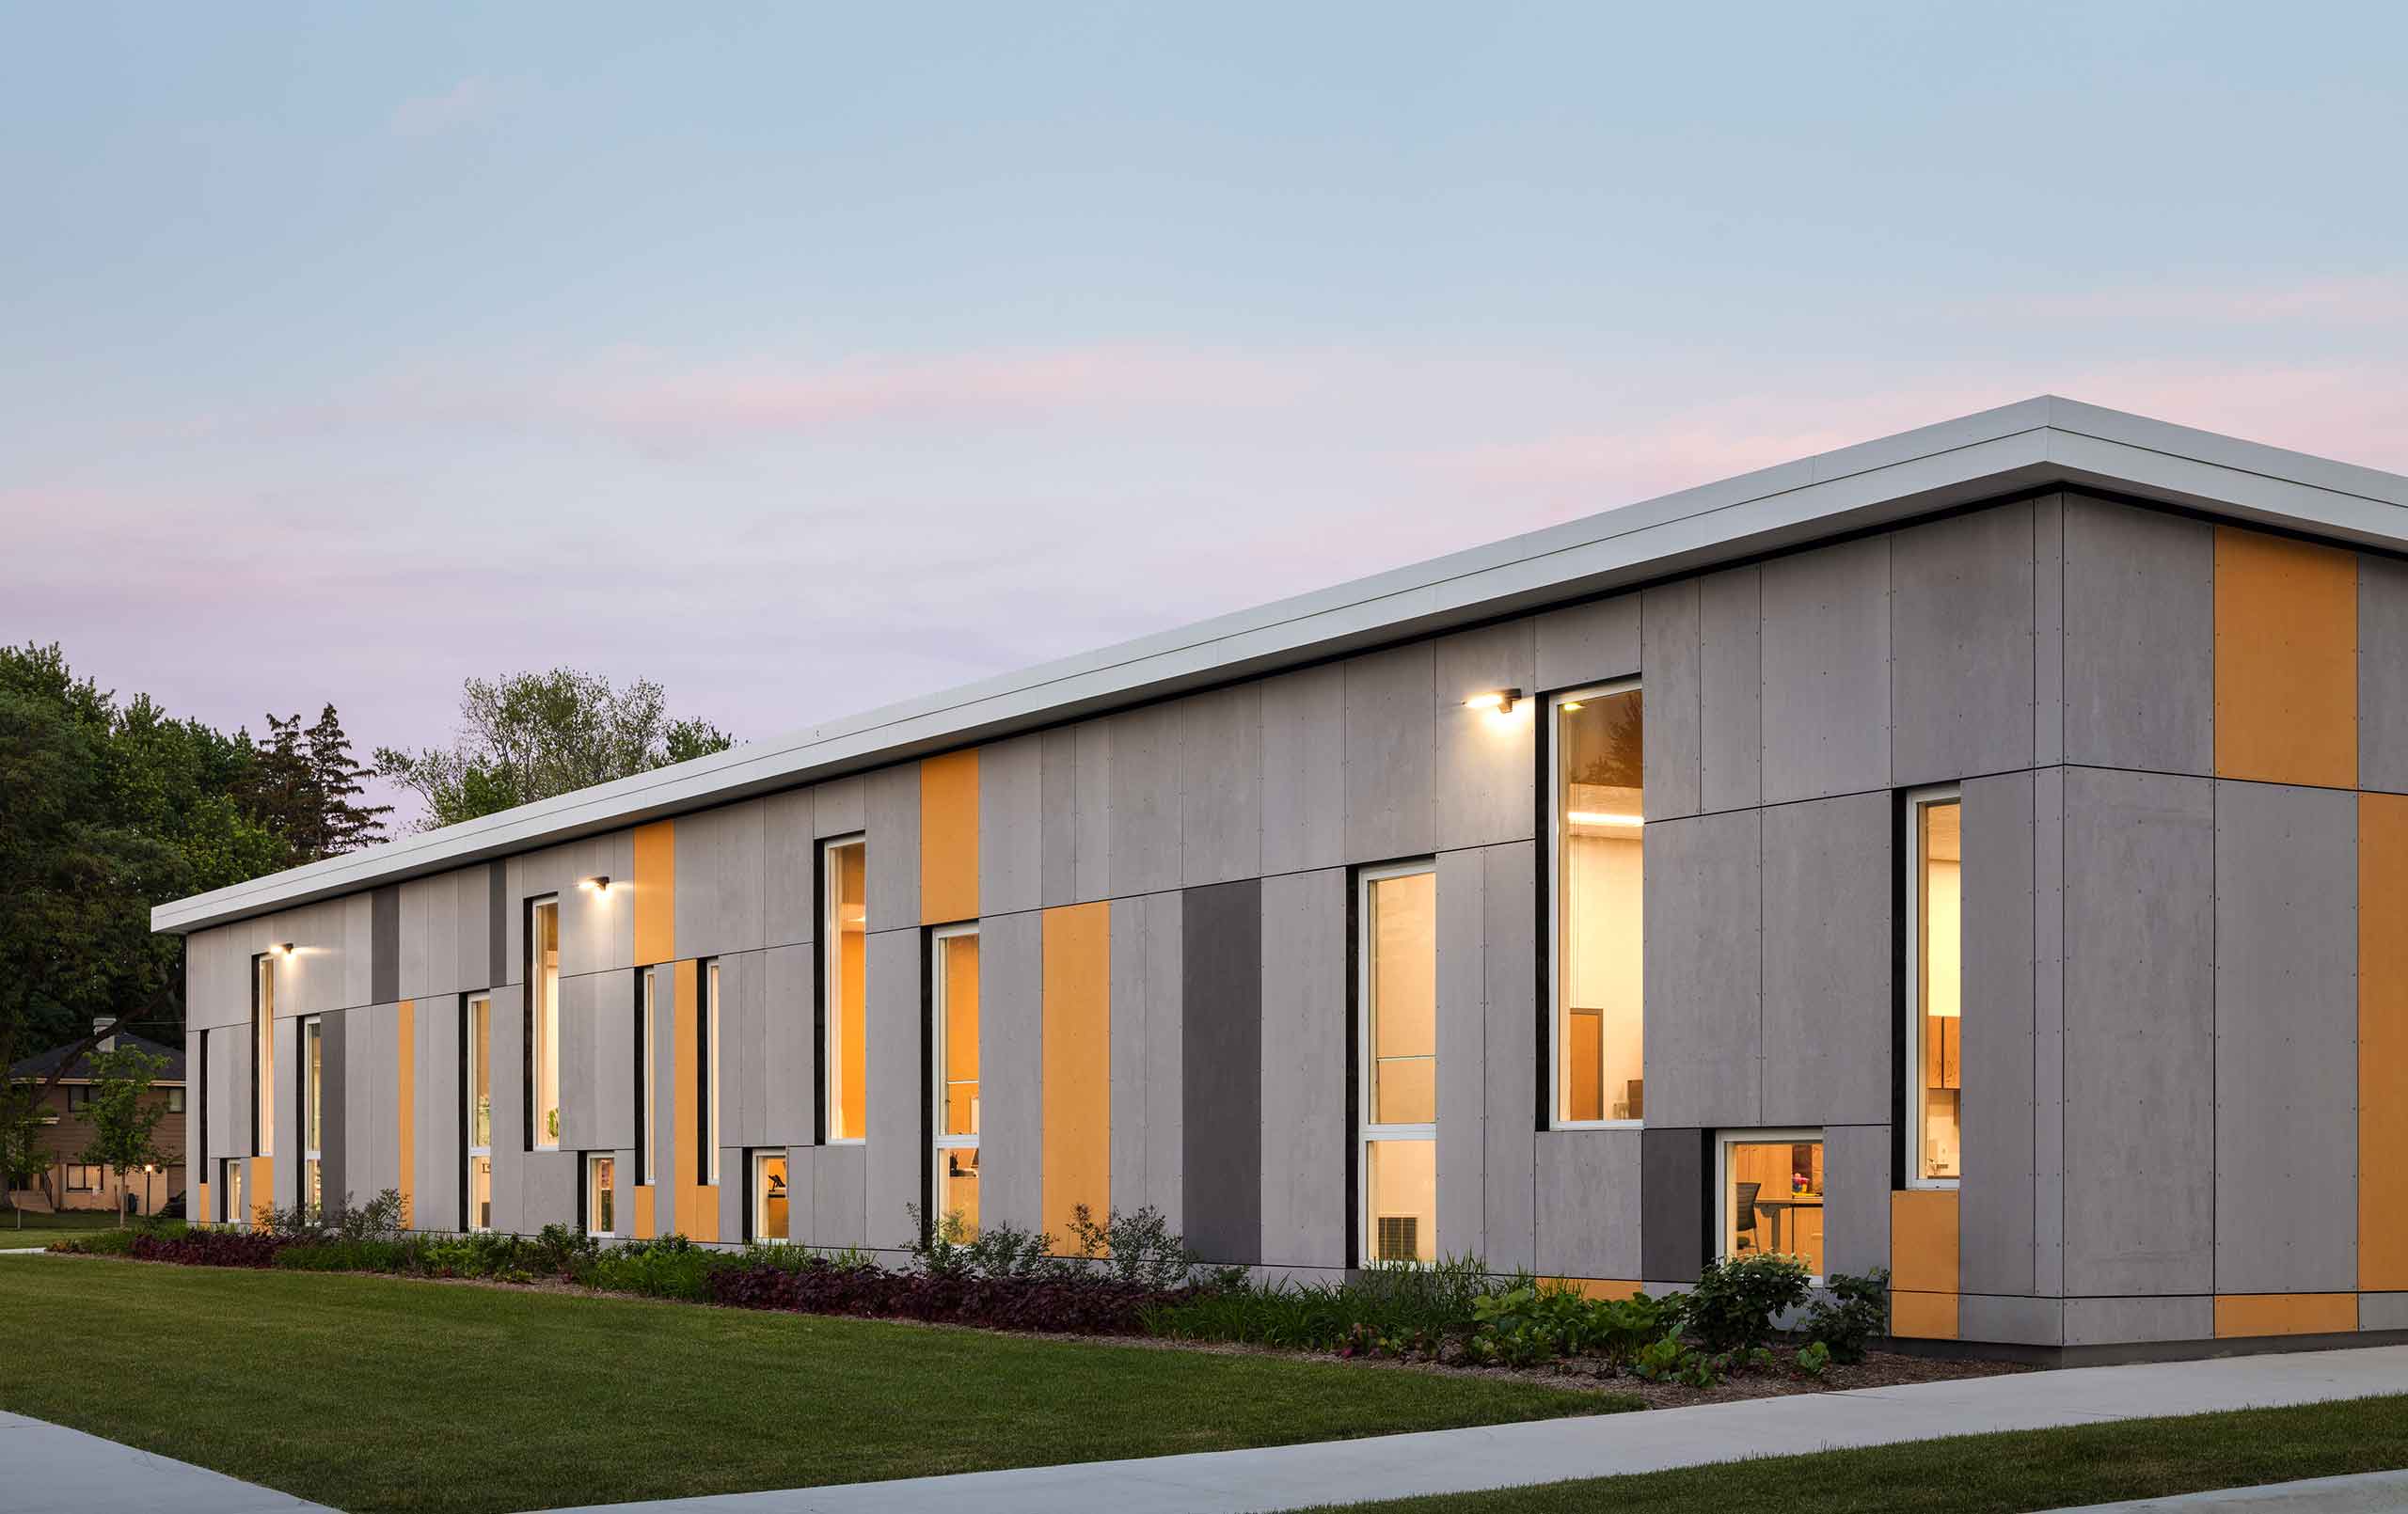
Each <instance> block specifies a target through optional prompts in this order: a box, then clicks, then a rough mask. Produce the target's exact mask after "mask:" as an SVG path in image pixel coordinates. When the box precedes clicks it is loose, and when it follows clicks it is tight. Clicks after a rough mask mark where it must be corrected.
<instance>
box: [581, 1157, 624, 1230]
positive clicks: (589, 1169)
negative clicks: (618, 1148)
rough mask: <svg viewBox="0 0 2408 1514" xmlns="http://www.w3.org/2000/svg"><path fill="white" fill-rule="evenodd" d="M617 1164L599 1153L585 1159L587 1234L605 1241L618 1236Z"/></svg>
mask: <svg viewBox="0 0 2408 1514" xmlns="http://www.w3.org/2000/svg"><path fill="white" fill-rule="evenodd" d="M615 1165H616V1164H615V1163H614V1162H613V1161H612V1160H611V1159H610V1158H609V1157H606V1156H603V1155H600V1154H599V1153H596V1154H594V1155H591V1156H588V1157H587V1158H586V1159H585V1233H586V1234H587V1235H589V1236H600V1237H602V1238H605V1239H607V1238H610V1237H611V1236H614V1235H616V1234H618V1230H617V1228H616V1226H617V1223H618V1218H619V1211H618V1205H617V1203H616V1200H617V1198H618V1195H617V1193H616V1191H614V1179H615V1177H616V1174H615V1173H614V1172H613V1171H612V1168H613V1167H614V1166H615Z"/></svg>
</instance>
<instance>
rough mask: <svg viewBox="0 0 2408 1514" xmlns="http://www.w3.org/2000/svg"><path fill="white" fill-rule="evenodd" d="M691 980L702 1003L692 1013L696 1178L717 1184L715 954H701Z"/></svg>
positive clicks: (717, 981) (709, 1184)
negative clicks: (696, 1084) (698, 1158)
mask: <svg viewBox="0 0 2408 1514" xmlns="http://www.w3.org/2000/svg"><path fill="white" fill-rule="evenodd" d="M694 981H695V983H696V985H697V991H698V992H699V993H700V994H701V995H702V1000H703V1001H702V1004H701V1005H700V1007H699V1012H698V1013H697V1014H696V1015H695V1016H694V1035H695V1049H694V1076H695V1079H696V1080H698V1081H699V1082H700V1083H701V1085H702V1086H701V1087H699V1088H697V1089H696V1090H695V1092H696V1093H698V1094H700V1095H701V1098H700V1099H698V1100H697V1101H696V1102H697V1104H698V1106H699V1107H698V1108H697V1109H696V1110H695V1115H696V1123H697V1125H698V1126H699V1128H698V1129H697V1130H696V1131H695V1134H696V1136H697V1137H698V1138H699V1139H700V1140H701V1143H702V1150H701V1152H700V1156H701V1158H702V1160H701V1161H699V1162H698V1163H696V1167H697V1169H698V1170H697V1172H696V1180H697V1181H699V1182H700V1183H701V1184H702V1186H703V1187H705V1188H717V1187H719V1180H720V1162H719V1085H720V1067H719V988H720V979H719V958H717V957H715V956H713V957H705V958H704V959H703V960H702V961H701V962H699V963H697V964H696V967H695V972H694Z"/></svg>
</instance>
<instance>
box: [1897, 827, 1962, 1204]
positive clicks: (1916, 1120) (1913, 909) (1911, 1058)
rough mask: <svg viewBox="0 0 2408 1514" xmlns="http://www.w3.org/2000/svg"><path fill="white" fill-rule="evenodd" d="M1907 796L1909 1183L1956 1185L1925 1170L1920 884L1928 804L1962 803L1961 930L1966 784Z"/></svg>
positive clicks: (1904, 918) (1903, 916)
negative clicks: (1924, 1173)
mask: <svg viewBox="0 0 2408 1514" xmlns="http://www.w3.org/2000/svg"><path fill="white" fill-rule="evenodd" d="M1903 799H1904V802H1905V804H1906V821H1907V824H1906V832H1907V834H1906V844H1905V845H1904V846H1902V847H1900V848H1899V850H1900V851H1901V852H1902V853H1903V854H1904V860H1903V861H1902V862H1901V864H1900V867H1901V871H1902V872H1903V873H1904V874H1905V885H1906V886H1905V889H1904V890H1903V893H1904V895H1905V899H1906V907H1904V908H1903V909H1901V910H1900V911H1899V914H1898V919H1899V922H1900V924H1899V928H1900V929H1901V930H1903V931H1905V932H1906V948H1907V951H1906V964H1907V995H1906V1016H1907V1039H1906V1055H1905V1056H1904V1057H1903V1058H1901V1059H1900V1061H1899V1065H1898V1076H1899V1077H1900V1078H1901V1079H1902V1080H1904V1081H1905V1083H1906V1111H1907V1174H1906V1176H1907V1187H1909V1188H1910V1189H1946V1190H1951V1191H1953V1190H1955V1189H1956V1188H1957V1186H1958V1185H1959V1184H1960V1183H1962V1182H1963V1181H1964V1180H1963V1179H1962V1178H1961V1177H1925V1176H1924V1175H1923V1121H1924V1087H1923V950H1922V942H1923V905H1922V899H1923V890H1922V889H1921V888H1919V887H1918V885H1919V884H1920V883H1921V882H1922V877H1921V872H1922V868H1923V812H1924V810H1925V808H1926V807H1927V806H1930V805H1933V804H1947V803H1954V804H1955V805H1957V830H1958V835H1959V837H1960V840H1959V841H1958V844H1957V849H1958V857H1957V928H1958V930H1959V932H1960V933H1961V931H1962V930H1963V928H1964V919H1965V914H1964V908H1965V906H1964V892H1963V891H1964V887H1965V860H1964V857H1963V855H1962V854H1963V847H1964V844H1963V842H1962V840H1961V837H1962V834H1963V829H1964V822H1965V811H1964V802H1965V795H1964V786H1963V785H1962V784H1958V783H1934V784H1932V785H1931V786H1929V787H1928V788H1919V789H1909V790H1908V791H1907V792H1906V794H1905V795H1904V796H1903ZM1963 962H1964V954H1963V943H1962V942H1961V941H1960V942H1959V943H1958V954H1957V963H1958V965H1959V970H1960V971H1961V970H1962V965H1963ZM1962 999H1963V989H1962V986H1961V985H1960V986H1959V989H1958V1001H1959V1013H1960V1014H1961V1013H1962ZM1958 1118H1959V1120H1960V1122H1961V1120H1962V1118H1963V1096H1962V1094H1961V1093H1960V1094H1959V1096H1958ZM1958 1138H1959V1140H1962V1138H1963V1132H1962V1130H1961V1128H1960V1130H1959V1131H1958ZM1957 1166H1958V1168H1959V1170H1960V1171H1961V1170H1962V1168H1963V1166H1964V1159H1963V1155H1962V1153H1961V1152H1960V1153H1959V1154H1958V1159H1957Z"/></svg>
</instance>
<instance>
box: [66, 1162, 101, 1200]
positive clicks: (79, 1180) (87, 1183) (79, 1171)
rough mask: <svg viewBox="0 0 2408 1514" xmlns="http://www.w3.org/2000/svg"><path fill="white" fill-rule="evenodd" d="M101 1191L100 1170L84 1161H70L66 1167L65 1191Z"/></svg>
mask: <svg viewBox="0 0 2408 1514" xmlns="http://www.w3.org/2000/svg"><path fill="white" fill-rule="evenodd" d="M67 1191H68V1192H70V1193H97V1192H99V1191H101V1170H100V1169H99V1168H98V1167H94V1166H91V1165H89V1164H87V1163H84V1162H71V1163H70V1164H69V1165H68V1168H67Z"/></svg>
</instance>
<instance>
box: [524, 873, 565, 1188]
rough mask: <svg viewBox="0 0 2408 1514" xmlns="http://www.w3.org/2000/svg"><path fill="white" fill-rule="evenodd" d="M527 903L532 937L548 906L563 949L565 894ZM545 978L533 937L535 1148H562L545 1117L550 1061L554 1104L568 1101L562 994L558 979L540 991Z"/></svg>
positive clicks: (530, 1006) (530, 998)
mask: <svg viewBox="0 0 2408 1514" xmlns="http://www.w3.org/2000/svg"><path fill="white" fill-rule="evenodd" d="M527 904H528V909H527V929H528V932H529V934H530V936H532V935H533V933H534V929H535V918H536V917H537V916H538V915H541V914H542V913H543V912H544V911H545V910H546V909H549V910H551V912H552V942H553V950H554V951H560V950H561V949H562V943H563V942H565V941H566V940H567V933H566V931H565V930H564V929H563V928H562V920H561V896H560V895H559V894H557V893H547V894H541V895H538V896H537V897H535V898H532V899H530V900H528V901H527ZM543 979H544V953H543V950H542V948H541V947H539V946H538V945H536V943H535V942H534V941H533V940H529V941H528V943H527V1012H528V1015H529V1017H531V1019H532V1020H533V1021H534V1029H535V1037H534V1039H535V1048H534V1050H535V1065H534V1067H533V1068H532V1069H531V1071H530V1072H529V1074H528V1078H527V1087H528V1091H529V1093H530V1094H531V1096H532V1097H531V1100H530V1102H531V1103H532V1104H533V1105H534V1106H535V1108H534V1111H533V1113H532V1116H531V1122H530V1123H531V1125H532V1127H533V1129H534V1137H535V1149H536V1150H537V1151H558V1150H560V1149H561V1138H560V1135H559V1133H558V1132H557V1131H554V1130H551V1129H549V1128H547V1125H546V1123H545V1120H544V1116H545V1115H546V1114H547V1113H548V1112H549V1111H547V1110H546V1109H545V1108H544V1071H545V1064H546V1063H547V1062H548V1063H549V1064H550V1065H551V1074H552V1108H553V1109H561V1108H562V1105H563V1104H564V1103H565V1102H566V1100H565V1099H564V1098H563V1097H562V1092H561V996H560V986H559V984H558V982H557V981H556V982H555V983H554V984H553V985H552V987H551V990H550V991H549V992H548V993H541V994H539V992H538V990H540V989H542V988H543V986H544V983H543ZM539 998H540V999H541V1002H540V1003H539V1002H538V999H539ZM547 1011H549V1012H550V1014H551V1025H550V1027H549V1033H548V1034H547V1033H546V1026H545V1024H544V1015H545V1013H546V1012H547ZM561 1118H562V1123H563V1124H565V1123H567V1118H568V1116H567V1114H566V1112H562V1116H561Z"/></svg>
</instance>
